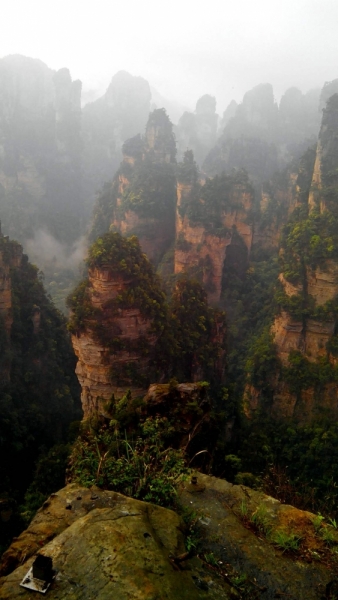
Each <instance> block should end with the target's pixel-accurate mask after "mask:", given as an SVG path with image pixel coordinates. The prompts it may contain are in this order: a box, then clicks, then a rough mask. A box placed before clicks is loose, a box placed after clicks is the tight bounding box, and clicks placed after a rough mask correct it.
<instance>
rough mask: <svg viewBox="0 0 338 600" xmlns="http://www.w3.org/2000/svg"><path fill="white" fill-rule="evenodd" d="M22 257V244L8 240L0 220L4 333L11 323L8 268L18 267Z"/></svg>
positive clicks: (0, 293)
mask: <svg viewBox="0 0 338 600" xmlns="http://www.w3.org/2000/svg"><path fill="white" fill-rule="evenodd" d="M21 259H22V246H20V244H17V243H16V242H10V241H9V239H8V237H4V236H3V235H2V233H1V222H0V316H1V317H2V318H3V321H4V326H5V331H6V334H7V335H9V333H10V330H11V326H12V323H13V315H12V282H11V275H10V270H11V269H12V268H19V267H20V265H21Z"/></svg>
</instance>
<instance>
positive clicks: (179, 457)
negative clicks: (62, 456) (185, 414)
mask: <svg viewBox="0 0 338 600" xmlns="http://www.w3.org/2000/svg"><path fill="white" fill-rule="evenodd" d="M87 427H88V426H87ZM173 431H174V426H173V424H172V423H170V422H169V421H168V420H167V419H166V418H160V417H156V418H150V417H149V418H148V419H146V420H145V421H144V422H142V423H140V424H139V427H138V428H137V429H134V431H133V433H132V434H131V435H130V434H127V432H126V431H125V430H124V431H123V430H121V429H120V424H119V422H118V420H117V419H112V420H111V422H110V424H101V425H99V426H98V428H96V429H95V430H94V429H92V428H90V427H89V428H88V429H86V430H85V431H83V432H82V433H81V435H80V436H79V438H78V439H77V441H76V443H75V445H74V447H73V452H72V457H71V472H72V476H73V479H74V480H75V481H78V482H79V483H80V484H81V485H85V486H91V485H93V484H95V485H98V486H100V487H103V488H106V489H112V490H115V491H117V492H120V493H123V494H125V495H127V496H132V497H133V498H139V499H140V500H145V501H146V502H153V503H154V504H159V505H160V506H171V507H172V506H174V505H175V503H176V490H175V485H176V483H177V482H178V479H179V478H180V477H181V476H182V475H183V474H185V473H186V472H187V468H186V466H185V461H184V455H183V453H182V452H181V451H180V450H176V449H174V448H172V447H171V446H170V437H171V436H172V434H173Z"/></svg>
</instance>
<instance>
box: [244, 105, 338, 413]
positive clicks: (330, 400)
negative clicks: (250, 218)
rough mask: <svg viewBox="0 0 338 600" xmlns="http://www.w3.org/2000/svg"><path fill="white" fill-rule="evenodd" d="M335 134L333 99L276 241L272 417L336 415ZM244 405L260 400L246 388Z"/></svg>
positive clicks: (337, 162) (337, 212)
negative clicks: (275, 363) (278, 260)
mask: <svg viewBox="0 0 338 600" xmlns="http://www.w3.org/2000/svg"><path fill="white" fill-rule="evenodd" d="M337 133H338V95H334V96H332V97H331V98H330V100H329V101H328V103H327V107H326V109H325V110H324V112H323V120H322V126H321V130H320V134H319V140H318V144H317V150H316V152H315V153H313V152H312V151H311V150H309V151H308V152H307V154H306V155H305V156H304V158H303V161H302V163H301V168H300V172H299V175H298V179H297V185H296V202H295V209H294V211H293V213H292V215H291V217H290V219H289V221H288V223H287V225H286V227H285V229H284V232H283V236H282V240H281V251H280V257H281V265H282V272H281V274H280V276H279V287H278V289H277V294H276V300H277V302H278V305H279V314H278V315H277V316H276V318H275V321H274V324H273V326H272V329H271V334H272V336H273V340H274V344H275V352H276V360H277V361H278V363H279V367H278V368H277V369H276V372H275V373H274V374H270V375H267V380H268V381H269V387H270V393H269V396H270V398H269V404H270V408H269V410H270V411H271V413H272V414H274V415H275V416H277V417H283V416H284V417H293V416H295V417H297V418H298V419H300V420H308V419H311V418H314V416H315V415H318V414H323V412H324V413H325V411H327V412H328V414H334V415H337V414H338V394H337V388H336V383H335V382H336V381H337V368H336V363H337V359H336V356H337V329H336V324H337V318H338V176H337V172H338V171H337V168H338V144H337V139H338V138H337ZM265 401H266V398H265ZM247 402H248V404H249V405H250V406H251V409H255V408H257V407H259V406H262V403H264V394H262V393H260V392H259V391H257V389H256V390H254V391H253V389H252V388H250V389H248V390H247Z"/></svg>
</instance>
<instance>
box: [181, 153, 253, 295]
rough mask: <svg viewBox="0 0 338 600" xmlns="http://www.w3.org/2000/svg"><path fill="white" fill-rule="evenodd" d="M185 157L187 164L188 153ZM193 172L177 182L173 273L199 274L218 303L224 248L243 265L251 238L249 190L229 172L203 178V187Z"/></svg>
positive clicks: (225, 256)
mask: <svg viewBox="0 0 338 600" xmlns="http://www.w3.org/2000/svg"><path fill="white" fill-rule="evenodd" d="M185 159H186V161H187V162H186V166H187V165H188V164H189V162H188V161H189V160H191V157H190V158H189V157H187V156H186V157H185ZM183 164H184V163H183ZM191 165H192V163H191ZM191 165H190V166H191ZM183 168H184V167H183ZM182 174H184V173H183V172H182V173H181V175H182ZM179 177H180V175H179ZM192 177H193V178H195V180H194V181H190V182H189V179H188V178H186V179H185V178H183V181H182V179H181V181H180V180H179V181H178V186H177V208H176V245H175V257H174V272H175V274H179V273H184V272H185V273H188V274H193V275H194V276H197V277H198V278H199V279H200V280H201V281H202V283H203V285H204V286H205V289H206V290H207V292H208V300H209V302H211V303H212V304H216V305H217V303H218V302H219V300H220V297H221V291H222V274H223V268H224V262H225V260H226V259H227V253H228V254H229V250H228V248H229V247H230V246H231V252H232V255H233V259H234V260H238V261H239V262H240V263H241V264H240V268H242V269H243V268H244V269H245V266H246V264H247V259H248V256H249V253H250V250H251V246H252V240H253V224H252V220H250V211H251V210H252V208H253V190H252V189H251V188H250V186H249V184H248V182H247V181H245V182H240V181H237V180H236V178H231V177H227V176H223V177H220V178H217V177H216V178H215V180H207V182H206V183H205V185H204V186H201V185H200V184H199V183H198V181H197V173H195V174H194V175H192ZM219 196H220V197H219ZM236 249H238V252H237V258H234V256H235V254H236Z"/></svg>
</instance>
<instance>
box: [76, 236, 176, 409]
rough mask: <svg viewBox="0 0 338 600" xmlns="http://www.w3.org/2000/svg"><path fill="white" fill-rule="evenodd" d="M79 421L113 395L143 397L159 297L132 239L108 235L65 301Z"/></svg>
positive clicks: (159, 322)
mask: <svg viewBox="0 0 338 600" xmlns="http://www.w3.org/2000/svg"><path fill="white" fill-rule="evenodd" d="M70 307H71V309H72V317H71V330H72V332H73V336H72V341H73V347H74V350H75V353H76V355H77V357H78V359H79V360H78V363H77V367H76V374H77V376H78V379H79V382H80V385H81V389H82V396H81V398H82V406H83V411H84V416H85V417H88V415H89V414H91V413H92V412H95V411H99V412H101V413H104V412H105V403H106V402H107V401H108V400H110V399H111V397H112V394H116V396H117V397H121V396H122V395H123V394H124V393H126V392H127V390H128V389H130V390H131V392H132V394H133V396H138V395H143V394H144V392H145V390H146V389H147V387H148V385H149V383H150V380H151V374H153V372H154V370H152V366H153V363H154V362H155V358H156V357H155V354H154V353H155V352H156V350H155V346H156V342H157V340H158V338H159V336H160V335H161V333H162V331H163V327H164V320H165V314H164V295H163V293H162V292H161V289H160V286H159V282H158V280H157V278H156V276H155V275H154V272H153V269H152V267H151V265H150V263H149V261H148V259H147V258H146V257H145V255H144V254H142V251H141V249H140V246H139V244H138V241H137V238H135V237H134V238H128V239H126V238H122V237H121V236H120V235H119V234H118V233H108V234H106V235H105V236H103V237H102V238H99V239H98V240H97V242H96V243H94V244H93V246H92V247H91V249H90V252H89V274H88V279H87V280H85V281H84V282H82V283H81V284H80V286H79V287H78V288H77V290H76V291H75V292H74V294H73V295H72V296H71V298H70ZM155 370H156V368H155Z"/></svg>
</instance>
